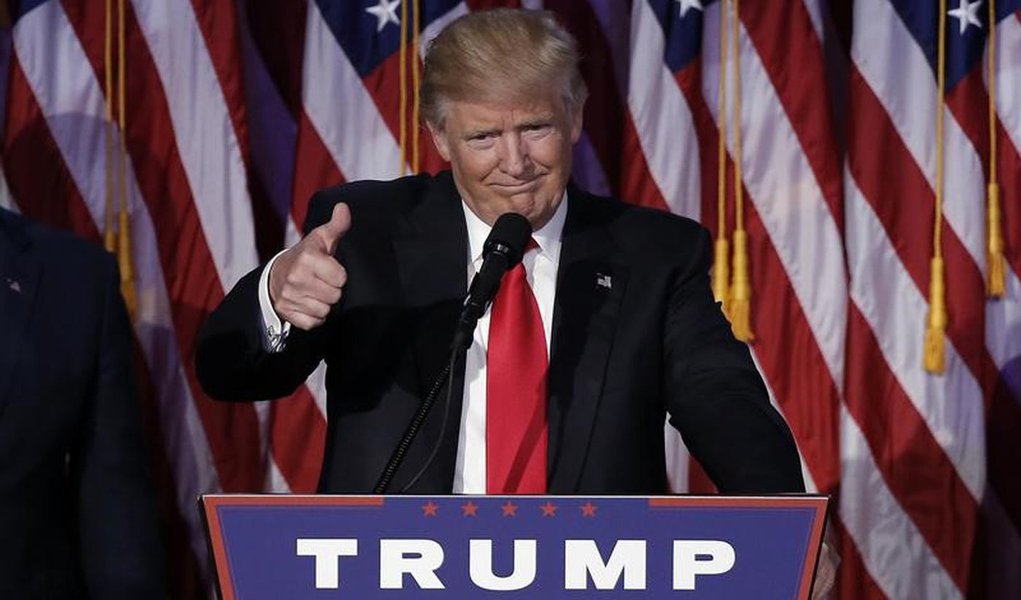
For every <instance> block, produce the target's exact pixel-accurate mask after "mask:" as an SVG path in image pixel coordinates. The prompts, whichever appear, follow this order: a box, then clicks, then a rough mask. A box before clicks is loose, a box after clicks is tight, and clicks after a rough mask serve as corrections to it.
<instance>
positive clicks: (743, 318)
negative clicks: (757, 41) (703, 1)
mask: <svg viewBox="0 0 1021 600" xmlns="http://www.w3.org/2000/svg"><path fill="white" fill-rule="evenodd" d="M739 11H740V4H739V0H734V15H733V19H734V20H733V30H732V32H731V37H732V42H733V44H734V118H733V124H734V279H733V283H732V284H731V287H730V303H729V307H728V312H727V314H728V316H729V317H730V326H731V328H732V329H733V330H734V337H736V338H737V339H739V340H741V341H742V342H753V341H754V340H755V333H754V332H752V315H751V312H752V308H751V307H752V283H751V278H750V277H749V275H748V233H747V232H746V231H745V229H744V190H743V188H742V187H741V181H742V176H741V157H742V155H741V48H740V37H739V34H740V31H739V27H740V23H741V21H740V12H739Z"/></svg>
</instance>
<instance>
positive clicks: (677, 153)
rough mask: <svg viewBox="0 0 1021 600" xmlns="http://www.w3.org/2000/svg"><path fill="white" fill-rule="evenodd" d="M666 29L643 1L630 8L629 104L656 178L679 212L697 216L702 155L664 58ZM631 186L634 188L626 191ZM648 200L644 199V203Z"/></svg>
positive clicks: (690, 121)
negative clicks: (696, 145)
mask: <svg viewBox="0 0 1021 600" xmlns="http://www.w3.org/2000/svg"><path fill="white" fill-rule="evenodd" d="M663 35H664V34H663V29H662V27H661V26H660V24H659V21H658V20H657V19H656V15H655V14H654V13H653V12H652V9H651V7H649V5H648V3H647V2H646V1H645V0H636V1H635V3H634V5H633V6H632V12H631V67H630V73H631V85H630V87H629V88H628V99H627V106H628V109H629V111H630V114H631V119H632V120H633V123H634V129H635V131H636V132H637V134H638V135H637V137H638V143H639V146H640V147H641V149H642V153H643V154H644V155H645V162H646V164H647V165H648V169H649V172H650V173H651V174H652V179H653V180H654V181H655V182H656V185H657V186H658V187H659V189H660V191H661V193H662V197H663V199H664V200H665V201H666V204H667V205H668V206H669V207H670V210H671V211H672V212H674V213H676V214H680V215H684V216H687V217H692V218H698V213H699V206H700V196H699V181H698V172H699V157H698V152H697V147H695V146H692V145H690V144H683V143H678V141H683V140H694V139H696V138H695V130H694V124H693V122H692V118H691V113H690V112H689V110H688V106H687V103H686V102H684V98H683V95H682V94H681V92H680V90H679V89H678V88H677V85H676V84H675V83H674V78H673V76H672V74H671V73H670V71H669V69H668V68H667V66H666V65H665V64H664V63H663V57H664V55H665V52H666V41H665V39H664V37H663ZM628 191H632V190H628ZM646 201H647V200H643V202H646Z"/></svg>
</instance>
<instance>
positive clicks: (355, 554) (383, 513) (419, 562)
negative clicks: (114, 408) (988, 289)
mask: <svg viewBox="0 0 1021 600" xmlns="http://www.w3.org/2000/svg"><path fill="white" fill-rule="evenodd" d="M826 502H827V499H826V498H825V497H823V496H809V495H800V496H780V497H723V496H700V497H695V496H669V497H651V498H650V497H581V496H541V497H539V496H440V497H427V496H386V497H382V496H358V497H354V496H273V495H262V496H237V495H209V496H204V497H203V498H202V503H203V508H204V511H205V512H204V514H205V518H206V520H207V523H208V526H209V535H210V542H211V546H212V549H213V555H214V559H215V563H216V570H217V577H218V583H219V587H220V593H221V596H222V597H223V598H224V600H233V599H240V600H257V599H262V598H266V599H271V598H272V599H279V598H289V599H305V598H308V599H326V598H330V599H332V598H359V599H361V598H394V599H398V598H578V599H582V598H592V597H596V598H692V599H694V598H698V599H702V598H727V599H731V598H777V599H784V600H788V599H793V598H799V599H805V598H808V597H809V592H810V588H811V583H812V574H813V570H814V566H815V562H816V558H817V556H818V549H819V545H820V542H821V537H822V531H823V525H824V522H825V515H826Z"/></svg>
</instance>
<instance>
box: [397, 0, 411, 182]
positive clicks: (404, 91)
mask: <svg viewBox="0 0 1021 600" xmlns="http://www.w3.org/2000/svg"><path fill="white" fill-rule="evenodd" d="M397 58H398V62H399V63H400V67H399V69H398V73H399V75H398V77H400V85H399V88H400V94H401V105H400V112H399V113H398V114H399V115H400V121H401V124H400V132H401V133H400V143H401V175H407V173H408V124H407V121H406V120H405V117H404V116H405V115H406V114H407V113H408V82H407V63H408V3H407V0H402V1H401V45H400V54H399V56H398V57H397Z"/></svg>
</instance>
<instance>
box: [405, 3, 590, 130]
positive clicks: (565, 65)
mask: <svg viewBox="0 0 1021 600" xmlns="http://www.w3.org/2000/svg"><path fill="white" fill-rule="evenodd" d="M579 60H580V55H579V52H578V43H577V41H576V40H575V39H574V37H573V36H572V35H571V34H570V33H568V32H567V30H565V29H564V28H563V27H561V26H560V24H559V23H557V20H556V18H555V17H554V16H553V13H551V12H549V11H532V10H516V9H508V8H500V9H495V10H487V11H478V12H472V13H468V14H466V15H464V16H462V17H460V18H458V19H456V20H455V21H453V22H452V23H450V25H448V26H447V27H446V28H445V29H443V31H441V32H440V34H439V35H437V36H436V38H435V39H434V40H433V41H432V43H430V44H429V48H428V50H427V52H426V55H425V70H424V74H423V77H422V88H421V102H422V116H423V118H424V119H425V121H426V122H427V123H429V124H430V125H433V126H435V127H440V128H442V126H443V121H444V118H445V113H444V103H445V102H447V101H451V100H453V101H472V102H480V103H495V102H514V101H529V100H533V99H535V97H536V93H537V92H536V90H545V89H551V91H555V92H557V93H558V94H559V96H560V100H561V101H562V102H563V103H564V108H565V109H566V110H567V111H568V112H569V114H573V113H574V111H578V110H581V107H582V105H583V104H584V103H585V98H586V96H587V95H588V90H587V89H586V87H585V81H584V80H583V79H582V77H581V73H580V72H579V71H578V61H579ZM557 87H559V89H556V88H557Z"/></svg>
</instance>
